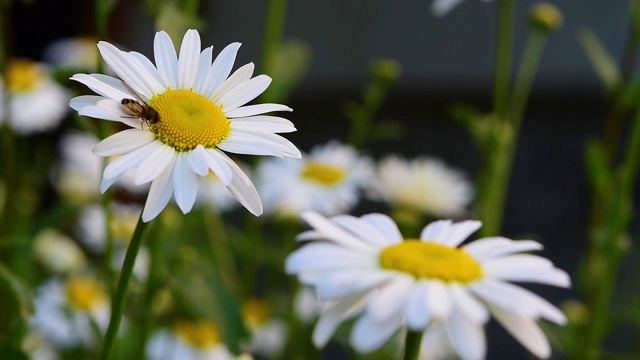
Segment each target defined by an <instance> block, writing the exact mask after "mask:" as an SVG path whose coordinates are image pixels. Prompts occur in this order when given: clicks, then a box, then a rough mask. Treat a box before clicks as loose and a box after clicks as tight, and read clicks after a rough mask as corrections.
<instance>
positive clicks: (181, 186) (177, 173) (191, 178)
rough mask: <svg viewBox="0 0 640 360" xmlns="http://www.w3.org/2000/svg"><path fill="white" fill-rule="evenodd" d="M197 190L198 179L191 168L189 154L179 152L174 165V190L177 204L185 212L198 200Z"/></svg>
mask: <svg viewBox="0 0 640 360" xmlns="http://www.w3.org/2000/svg"><path fill="white" fill-rule="evenodd" d="M197 190H198V179H197V177H196V174H195V173H194V172H193V171H191V169H189V164H188V163H187V155H186V154H184V153H182V154H178V156H177V158H176V163H175V165H174V167H173V192H174V194H175V199H176V204H178V207H179V208H180V210H182V213H183V214H186V213H188V212H189V211H191V208H192V207H193V204H194V203H195V201H196V193H197Z"/></svg>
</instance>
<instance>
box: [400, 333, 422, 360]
mask: <svg viewBox="0 0 640 360" xmlns="http://www.w3.org/2000/svg"><path fill="white" fill-rule="evenodd" d="M421 342H422V333H421V332H416V331H407V335H406V336H405V338H404V354H403V355H402V359H403V360H418V357H419V355H420V343H421Z"/></svg>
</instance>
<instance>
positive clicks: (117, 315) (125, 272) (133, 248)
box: [100, 214, 149, 360]
mask: <svg viewBox="0 0 640 360" xmlns="http://www.w3.org/2000/svg"><path fill="white" fill-rule="evenodd" d="M148 226H149V223H145V222H144V221H142V214H140V218H139V219H138V225H136V229H135V231H134V232H133V236H132V237H131V242H130V243H129V247H128V248H127V254H126V255H125V257H124V263H123V264H122V270H121V271H120V278H119V279H118V286H117V287H116V293H115V296H114V298H113V301H112V304H111V319H110V320H109V327H108V328H107V334H106V335H105V337H104V342H103V343H102V350H101V352H100V359H101V360H108V359H109V358H110V357H111V354H112V352H113V345H114V344H115V340H116V335H117V334H118V329H119V328H120V320H121V319H122V313H123V311H124V302H125V299H126V297H127V288H128V287H129V280H130V279H131V274H132V273H133V265H134V264H135V262H136V256H137V255H138V251H139V250H140V245H141V244H142V238H143V237H144V233H145V231H146V230H147V227H148Z"/></svg>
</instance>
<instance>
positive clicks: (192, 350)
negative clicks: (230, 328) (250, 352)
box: [145, 320, 246, 360]
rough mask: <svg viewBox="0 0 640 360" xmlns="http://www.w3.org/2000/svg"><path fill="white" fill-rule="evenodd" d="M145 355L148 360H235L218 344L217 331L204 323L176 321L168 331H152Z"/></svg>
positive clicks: (219, 339) (209, 324)
mask: <svg viewBox="0 0 640 360" xmlns="http://www.w3.org/2000/svg"><path fill="white" fill-rule="evenodd" d="M145 352H146V355H147V358H149V360H183V359H198V360H233V359H236V357H235V356H234V355H233V354H232V353H231V352H230V351H229V349H228V348H227V346H226V345H225V344H224V343H222V341H221V338H220V333H219V331H218V328H217V327H216V326H215V325H214V324H213V323H212V322H210V321H207V320H199V321H191V320H178V321H176V322H175V323H174V324H173V326H171V328H170V329H168V328H163V329H160V330H158V331H156V332H155V333H154V334H153V335H152V336H151V338H150V339H149V341H148V342H147V347H146V350H145ZM245 358H246V357H245Z"/></svg>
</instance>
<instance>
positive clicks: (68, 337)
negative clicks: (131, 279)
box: [30, 275, 111, 348]
mask: <svg viewBox="0 0 640 360" xmlns="http://www.w3.org/2000/svg"><path fill="white" fill-rule="evenodd" d="M33 302H34V308H35V312H34V314H33V316H32V317H31V319H30V326H31V328H32V329H33V331H34V332H35V333H37V334H38V335H39V336H41V337H42V338H44V339H46V340H47V341H50V342H51V343H52V344H54V345H55V346H57V347H61V348H67V347H75V346H79V345H83V346H92V345H95V344H96V339H94V331H93V330H92V329H93V327H92V325H91V323H92V322H93V323H94V324H95V325H97V327H98V328H99V329H100V330H101V331H106V329H107V326H108V324H109V316H110V313H111V310H110V305H109V296H108V294H107V293H106V292H105V290H104V288H103V287H102V285H101V284H100V283H99V282H98V281H97V280H96V279H94V278H92V277H88V276H83V275H74V276H71V277H69V278H67V279H66V280H65V281H64V282H63V281H62V280H60V279H53V280H49V281H48V282H46V283H45V284H43V285H42V286H40V287H39V288H38V289H37V290H36V295H35V297H34V301H33Z"/></svg>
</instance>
